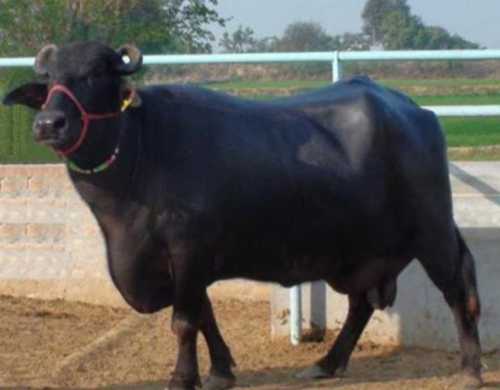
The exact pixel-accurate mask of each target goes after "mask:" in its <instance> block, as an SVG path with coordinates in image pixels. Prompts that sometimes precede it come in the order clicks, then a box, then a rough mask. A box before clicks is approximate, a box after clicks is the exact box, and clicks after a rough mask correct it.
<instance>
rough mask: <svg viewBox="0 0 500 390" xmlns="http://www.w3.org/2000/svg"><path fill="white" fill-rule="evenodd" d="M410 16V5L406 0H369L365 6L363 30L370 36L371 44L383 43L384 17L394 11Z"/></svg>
mask: <svg viewBox="0 0 500 390" xmlns="http://www.w3.org/2000/svg"><path fill="white" fill-rule="evenodd" d="M392 12H397V13H398V14H399V15H402V16H403V17H404V16H409V15H410V7H409V6H408V4H407V2H406V0H368V1H367V2H366V4H365V6H364V8H363V11H362V13H361V17H362V19H363V32H364V33H365V34H367V35H368V36H370V39H371V44H372V45H376V44H382V43H383V38H384V35H385V32H384V30H383V27H382V26H383V21H384V18H385V17H386V16H387V15H388V14H390V13H392Z"/></svg>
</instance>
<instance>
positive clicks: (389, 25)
mask: <svg viewBox="0 0 500 390" xmlns="http://www.w3.org/2000/svg"><path fill="white" fill-rule="evenodd" d="M380 30H381V32H382V34H383V35H382V36H383V40H382V42H383V45H384V48H385V49H388V50H399V49H417V47H415V42H416V38H419V39H421V37H419V33H421V32H422V30H423V25H422V22H421V21H420V19H418V18H417V17H414V16H411V15H405V14H401V13H399V12H396V11H393V12H390V13H389V14H387V15H386V16H385V17H384V18H383V19H382V25H381V27H380Z"/></svg>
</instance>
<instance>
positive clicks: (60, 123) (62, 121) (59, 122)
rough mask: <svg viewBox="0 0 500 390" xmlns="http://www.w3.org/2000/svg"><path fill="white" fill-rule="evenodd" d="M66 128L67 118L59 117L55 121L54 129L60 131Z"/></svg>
mask: <svg viewBox="0 0 500 390" xmlns="http://www.w3.org/2000/svg"><path fill="white" fill-rule="evenodd" d="M64 127H66V118H65V117H63V116H62V117H59V118H56V119H55V120H54V125H53V128H54V130H60V129H62V128H64Z"/></svg>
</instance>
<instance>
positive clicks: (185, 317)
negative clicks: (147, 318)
mask: <svg viewBox="0 0 500 390" xmlns="http://www.w3.org/2000/svg"><path fill="white" fill-rule="evenodd" d="M178 233H184V234H179V235H177V236H176V237H173V239H172V242H171V243H170V245H169V246H170V254H171V256H170V260H171V273H172V277H173V281H174V283H173V285H174V307H173V315H172V331H173V332H174V334H175V335H176V336H177V345H178V352H177V363H176V366H175V369H174V372H173V373H172V377H171V379H170V382H169V387H168V388H169V390H194V389H195V387H196V386H199V385H201V382H200V377H199V371H198V357H197V346H196V341H197V336H198V331H199V330H201V328H202V325H203V319H204V318H205V317H206V315H205V306H206V303H207V301H208V299H207V295H206V287H207V282H206V267H207V265H208V264H209V261H208V260H207V256H206V255H205V254H202V252H203V251H202V249H201V248H202V246H201V245H197V241H196V240H193V239H192V238H191V236H188V237H186V234H185V231H181V232H178Z"/></svg>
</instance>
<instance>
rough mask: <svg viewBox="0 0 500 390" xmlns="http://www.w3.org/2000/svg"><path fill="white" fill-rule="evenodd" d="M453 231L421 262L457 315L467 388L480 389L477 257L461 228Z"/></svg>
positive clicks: (421, 259) (422, 257) (420, 258)
mask: <svg viewBox="0 0 500 390" xmlns="http://www.w3.org/2000/svg"><path fill="white" fill-rule="evenodd" d="M453 232H454V234H453V236H452V237H451V239H449V240H448V241H446V240H445V241H442V242H441V243H440V245H434V250H433V251H432V252H429V253H427V254H423V255H422V256H421V257H419V261H420V262H421V264H422V265H423V267H424V269H425V270H426V272H427V274H428V275H429V277H430V278H431V280H432V281H433V282H434V284H435V285H436V286H437V287H438V288H439V289H440V290H441V292H442V293H443V295H444V298H445V300H446V302H447V304H448V305H449V306H450V308H451V311H452V313H453V316H454V319H455V323H456V326H457V330H458V339H459V343H460V349H461V354H462V370H463V373H464V374H465V378H464V384H463V385H464V387H465V388H479V387H480V386H481V385H482V379H481V346H480V341H479V332H478V329H477V323H478V320H479V315H480V300H479V294H478V291H477V282H476V271H475V265H474V258H473V257H472V254H471V252H470V251H469V248H468V247H467V245H466V243H465V241H464V240H463V238H462V236H461V234H460V232H459V231H458V228H455V229H454V230H453ZM436 249H437V250H436Z"/></svg>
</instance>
